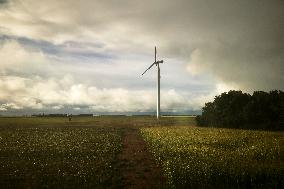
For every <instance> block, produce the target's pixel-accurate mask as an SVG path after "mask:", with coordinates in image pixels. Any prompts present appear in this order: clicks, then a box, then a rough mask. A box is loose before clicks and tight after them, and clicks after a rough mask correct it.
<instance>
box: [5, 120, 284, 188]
mask: <svg viewBox="0 0 284 189" xmlns="http://www.w3.org/2000/svg"><path fill="white" fill-rule="evenodd" d="M283 136H284V133H283V132H265V131H248V130H234V129H213V128H197V127H196V126H195V121H194V118H192V117H163V118H162V119H161V120H160V121H156V120H155V118H154V117H151V116H133V117H132V116H101V117H73V119H72V121H70V122H69V121H68V119H67V118H62V117H61V118H60V117H58V118H55V117H44V118H39V117H38V118H0V175H1V177H0V186H1V188H79V187H80V188H165V187H166V188H208V187H209V188H222V187H223V188H228V187H230V188H231V187H232V186H234V187H236V188H283V186H284V183H283V182H284V181H283V174H284V155H283V144H284V137H283Z"/></svg>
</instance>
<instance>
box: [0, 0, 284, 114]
mask: <svg viewBox="0 0 284 189" xmlns="http://www.w3.org/2000/svg"><path fill="white" fill-rule="evenodd" d="M283 10H284V1H283V0H238V1H236V0H214V1H212V0H176V1H172V0H153V1H152V0H151V1H150V0H149V1H147V0H145V1H141V0H121V1H118V0H105V1H101V0H81V1H78V0H61V1H58V0H49V1H38V0H0V114H9V113H10V114H12V113H15V112H21V113H25V112H26V113H28V112H62V113H64V112H66V113H68V112H81V113H82V112H83V113H86V112H151V111H155V103H156V68H155V67H153V69H151V70H149V71H148V72H147V73H146V74H145V75H143V76H141V73H143V71H144V70H145V69H146V68H147V67H148V66H149V65H150V64H152V63H153V61H154V46H155V45H156V46H157V47H158V58H159V59H163V60H164V64H162V65H161V108H162V111H164V112H187V111H191V110H200V108H201V107H202V106H203V105H204V103H205V102H207V101H211V100H212V99H213V98H214V96H215V95H217V94H220V93H221V92H225V91H228V90H230V89H236V90H243V91H245V92H252V91H254V90H264V91H269V90H273V89H279V90H284V85H283V83H284V22H283V20H284V11H283Z"/></svg>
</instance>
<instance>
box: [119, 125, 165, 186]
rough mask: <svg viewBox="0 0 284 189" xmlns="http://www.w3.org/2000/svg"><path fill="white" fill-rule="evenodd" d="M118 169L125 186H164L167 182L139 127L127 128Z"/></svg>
mask: <svg viewBox="0 0 284 189" xmlns="http://www.w3.org/2000/svg"><path fill="white" fill-rule="evenodd" d="M118 169H119V171H120V172H121V174H122V177H123V183H122V184H123V188H131V189H132V188H133V189H140V188H141V189H142V188H163V185H164V184H165V178H164V177H163V176H162V172H161V169H160V168H159V167H158V166H157V165H156V164H155V160H154V158H153V156H152V155H151V154H150V153H149V152H148V151H147V148H146V144H145V142H144V140H143V139H142V137H141V136H140V134H139V130H138V129H133V128H131V129H130V128H129V129H125V132H124V136H123V149H122V152H121V154H119V156H118Z"/></svg>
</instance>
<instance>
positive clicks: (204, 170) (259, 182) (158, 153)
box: [141, 127, 284, 188]
mask: <svg viewBox="0 0 284 189" xmlns="http://www.w3.org/2000/svg"><path fill="white" fill-rule="evenodd" d="M141 134H142V136H143V137H144V139H145V140H146V141H147V144H148V146H149V149H150V150H151V152H152V154H153V155H154V156H155V159H156V161H157V162H158V163H159V164H160V165H161V167H162V169H163V171H164V173H165V175H166V176H167V179H168V183H169V186H170V187H171V188H283V187H284V179H283V175H284V156H283V154H284V149H283V146H284V133H283V132H266V131H250V130H237V129H217V128H196V127H152V128H141Z"/></svg>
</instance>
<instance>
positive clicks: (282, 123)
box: [196, 90, 284, 130]
mask: <svg viewBox="0 0 284 189" xmlns="http://www.w3.org/2000/svg"><path fill="white" fill-rule="evenodd" d="M196 121H197V125H199V126H209V127H225V128H248V129H267V130H284V92H283V91H279V90H274V91H270V92H264V91H255V92H254V93H253V94H252V95H250V94H248V93H243V92H242V91H234V90H231V91H229V92H225V93H222V94H221V95H219V96H215V98H214V101H213V102H208V103H205V106H204V107H203V108H202V115H199V116H197V117H196Z"/></svg>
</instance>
